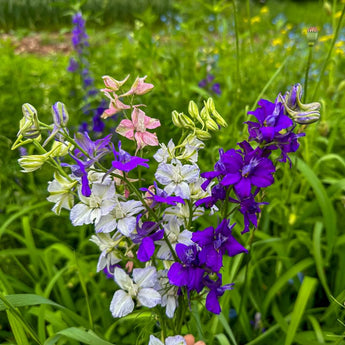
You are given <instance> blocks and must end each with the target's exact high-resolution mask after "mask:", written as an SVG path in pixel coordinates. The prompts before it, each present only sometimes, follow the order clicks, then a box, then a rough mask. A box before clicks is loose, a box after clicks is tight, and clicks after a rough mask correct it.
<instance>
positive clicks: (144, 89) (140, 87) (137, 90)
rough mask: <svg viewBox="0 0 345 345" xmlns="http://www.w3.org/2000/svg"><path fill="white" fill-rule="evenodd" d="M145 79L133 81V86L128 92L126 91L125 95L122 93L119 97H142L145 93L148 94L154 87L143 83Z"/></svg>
mask: <svg viewBox="0 0 345 345" xmlns="http://www.w3.org/2000/svg"><path fill="white" fill-rule="evenodd" d="M146 78H147V76H146V75H145V77H142V78H139V77H137V79H135V81H134V83H133V85H132V86H131V88H130V90H128V91H127V92H126V93H124V94H123V95H121V96H129V95H144V94H145V93H148V92H149V91H150V90H151V89H152V88H153V87H154V86H153V84H149V83H145V79H146Z"/></svg>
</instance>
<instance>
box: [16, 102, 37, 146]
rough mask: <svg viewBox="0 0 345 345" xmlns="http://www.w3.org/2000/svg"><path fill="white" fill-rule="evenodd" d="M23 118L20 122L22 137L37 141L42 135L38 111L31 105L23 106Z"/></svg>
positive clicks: (19, 133)
mask: <svg viewBox="0 0 345 345" xmlns="http://www.w3.org/2000/svg"><path fill="white" fill-rule="evenodd" d="M22 112H23V116H24V117H23V118H22V119H21V120H20V122H19V132H18V134H17V137H19V136H20V135H21V136H22V137H23V138H25V139H35V138H38V137H39V136H40V134H41V131H40V125H39V123H38V116H37V110H36V109H35V108H34V107H33V106H32V105H31V104H29V103H25V104H23V105H22Z"/></svg>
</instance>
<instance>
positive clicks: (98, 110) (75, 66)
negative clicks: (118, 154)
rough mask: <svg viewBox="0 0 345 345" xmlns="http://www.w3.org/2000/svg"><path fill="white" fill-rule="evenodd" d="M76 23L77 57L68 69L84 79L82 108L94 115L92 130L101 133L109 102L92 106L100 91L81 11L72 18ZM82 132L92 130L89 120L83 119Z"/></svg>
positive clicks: (75, 48) (74, 33)
mask: <svg viewBox="0 0 345 345" xmlns="http://www.w3.org/2000/svg"><path fill="white" fill-rule="evenodd" d="M72 23H73V25H74V27H73V29H72V45H73V48H74V50H75V52H76V58H74V57H71V58H70V61H69V66H68V67H67V71H69V72H71V73H78V74H79V75H80V78H81V80H82V88H83V90H84V91H85V94H84V96H83V98H84V99H83V101H84V104H85V105H84V106H83V108H82V110H83V113H84V114H85V115H92V131H93V132H96V133H101V132H102V131H103V129H104V122H102V121H101V115H102V114H103V112H104V110H105V109H107V103H106V101H105V100H102V101H101V102H100V103H99V105H98V106H97V107H93V106H92V102H93V99H94V97H95V96H96V95H97V94H98V93H99V92H98V90H97V89H96V88H95V85H94V79H93V77H92V75H91V73H90V64H89V60H88V55H89V51H88V49H89V46H90V44H89V36H88V35H87V33H86V27H85V20H84V18H83V16H82V14H81V13H80V12H78V13H76V14H75V15H74V16H73V18H72ZM80 131H81V132H85V131H87V132H91V131H90V128H89V124H88V122H87V121H83V123H82V124H81V126H80Z"/></svg>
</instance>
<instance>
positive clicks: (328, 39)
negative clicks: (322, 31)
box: [319, 34, 333, 42]
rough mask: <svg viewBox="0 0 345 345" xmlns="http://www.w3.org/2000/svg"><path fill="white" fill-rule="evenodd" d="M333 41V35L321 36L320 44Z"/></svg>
mask: <svg viewBox="0 0 345 345" xmlns="http://www.w3.org/2000/svg"><path fill="white" fill-rule="evenodd" d="M331 39H333V34H330V35H324V36H321V37H320V38H319V41H320V42H327V41H330V40H331Z"/></svg>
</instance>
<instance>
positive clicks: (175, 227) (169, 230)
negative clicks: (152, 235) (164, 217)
mask: <svg viewBox="0 0 345 345" xmlns="http://www.w3.org/2000/svg"><path fill="white" fill-rule="evenodd" d="M180 226H181V224H180V223H179V221H178V219H177V217H176V216H175V217H171V218H170V220H169V222H168V223H167V224H164V225H163V227H164V232H165V234H166V237H167V239H168V240H169V242H170V244H171V246H172V247H173V249H175V247H176V244H177V243H183V244H185V245H186V246H189V245H192V244H194V242H193V241H192V232H190V231H189V230H183V231H182V232H181V231H180ZM157 244H159V245H160V248H159V250H158V253H157V257H158V258H159V259H161V260H171V259H172V253H171V251H170V248H169V246H168V244H167V242H166V241H165V240H160V241H157Z"/></svg>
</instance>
